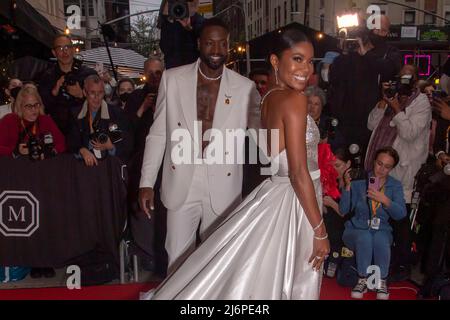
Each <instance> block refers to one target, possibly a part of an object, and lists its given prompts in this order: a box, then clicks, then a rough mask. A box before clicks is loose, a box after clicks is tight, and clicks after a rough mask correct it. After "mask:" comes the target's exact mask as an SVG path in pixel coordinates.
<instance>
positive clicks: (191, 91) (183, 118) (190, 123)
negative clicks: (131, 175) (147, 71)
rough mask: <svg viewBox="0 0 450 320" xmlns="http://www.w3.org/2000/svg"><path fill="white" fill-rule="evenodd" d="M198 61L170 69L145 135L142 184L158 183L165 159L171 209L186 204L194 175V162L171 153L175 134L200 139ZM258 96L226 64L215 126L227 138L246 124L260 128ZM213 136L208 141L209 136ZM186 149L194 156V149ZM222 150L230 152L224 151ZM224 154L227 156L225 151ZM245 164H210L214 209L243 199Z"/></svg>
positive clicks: (165, 191) (165, 194)
mask: <svg viewBox="0 0 450 320" xmlns="http://www.w3.org/2000/svg"><path fill="white" fill-rule="evenodd" d="M199 63H200V60H198V61H197V62H195V63H193V64H190V65H186V66H182V67H178V68H173V69H169V70H166V71H165V72H164V73H163V76H162V79H161V84H160V87H159V93H158V100H157V102H156V111H155V118H154V123H153V125H152V127H151V129H150V132H149V134H148V136H147V139H146V144H145V152H144V160H143V165H142V172H141V181H140V187H141V188H144V187H152V188H153V187H154V185H155V182H156V178H157V175H158V170H159V168H160V166H161V162H162V161H163V159H164V164H163V178H162V187H161V200H162V202H163V204H164V205H165V207H166V208H167V209H169V210H177V209H179V208H180V207H181V206H182V205H183V203H184V202H185V200H186V198H187V196H188V191H189V188H190V186H191V182H192V177H193V174H194V168H195V165H194V164H192V163H191V164H179V163H177V161H173V160H174V158H173V157H172V152H175V154H176V153H177V152H178V149H177V148H179V139H178V138H177V139H176V141H172V140H173V137H172V134H173V133H176V132H180V131H181V132H186V133H187V135H188V139H187V140H189V141H184V142H189V143H190V142H192V144H194V142H193V141H194V139H195V136H197V137H199V138H198V139H201V131H199V130H197V132H195V130H194V122H195V121H197V74H198V73H197V69H198V65H199ZM259 103H260V96H259V94H258V92H257V90H256V87H255V85H254V83H253V82H252V81H250V80H249V79H247V78H244V77H242V76H241V75H239V74H238V73H236V72H234V71H232V70H229V69H227V68H224V72H223V76H222V79H221V84H220V89H219V93H218V96H217V103H216V108H215V114H214V121H213V129H217V130H219V131H220V132H221V133H222V134H223V135H224V136H225V135H226V130H230V129H241V130H246V129H247V127H248V126H249V127H252V128H255V127H257V128H259V127H260V126H259V124H260V112H259V110H260V109H259V108H260V105H259ZM208 140H209V139H208ZM191 149H192V150H189V149H183V151H185V150H187V152H188V153H189V154H190V155H189V157H190V158H191V159H193V158H194V156H195V154H194V153H195V151H194V148H191ZM223 152H224V154H225V153H228V152H227V151H226V150H223ZM243 153H244V142H243V141H242V142H240V143H238V145H237V150H236V154H237V155H238V156H243ZM224 156H225V155H224ZM242 177H243V168H242V165H237V164H209V165H208V179H209V192H210V197H211V203H212V207H213V209H214V211H215V212H217V213H222V212H224V211H225V210H227V209H230V207H231V206H233V205H234V204H235V202H237V201H239V200H240V199H241V192H242Z"/></svg>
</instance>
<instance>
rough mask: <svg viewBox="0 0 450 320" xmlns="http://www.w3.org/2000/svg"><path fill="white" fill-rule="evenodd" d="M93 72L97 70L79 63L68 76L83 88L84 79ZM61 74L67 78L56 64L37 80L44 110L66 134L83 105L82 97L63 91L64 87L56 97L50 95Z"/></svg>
mask: <svg viewBox="0 0 450 320" xmlns="http://www.w3.org/2000/svg"><path fill="white" fill-rule="evenodd" d="M93 74H97V72H96V71H95V70H93V69H91V68H88V67H86V66H83V65H81V67H79V68H78V69H76V68H73V70H72V72H71V74H70V76H69V77H70V78H73V79H74V80H75V81H77V82H78V83H79V84H80V87H81V88H83V81H84V79H85V78H86V77H87V76H89V75H93ZM62 75H66V78H67V74H65V73H64V72H62V71H61V69H60V68H59V65H58V64H56V65H55V66H53V67H52V68H50V69H48V70H47V71H46V72H45V73H44V74H43V76H42V78H41V80H40V81H39V94H40V95H41V97H42V100H43V103H44V106H45V112H46V113H47V114H48V115H50V116H51V117H52V118H53V120H54V121H55V123H56V125H57V126H58V128H59V129H60V130H61V132H62V133H63V134H64V135H65V136H67V135H68V134H69V132H70V124H71V123H72V118H74V117H76V114H75V113H76V111H77V110H79V109H80V108H81V106H82V105H83V102H84V98H83V99H78V98H75V97H73V96H71V95H69V94H68V93H64V89H62V90H60V91H59V94H58V95H57V96H56V97H54V96H53V95H52V90H53V88H54V87H55V85H56V82H57V81H58V79H59V78H60V77H61V76H62Z"/></svg>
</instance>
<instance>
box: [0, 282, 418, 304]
mask: <svg viewBox="0 0 450 320" xmlns="http://www.w3.org/2000/svg"><path fill="white" fill-rule="evenodd" d="M157 285H158V284H157V283H148V284H126V285H107V286H94V287H85V288H82V289H81V290H68V289H66V288H42V289H14V290H0V300H137V299H139V293H140V292H145V291H148V290H150V289H152V288H154V287H155V286H157ZM389 288H390V299H391V300H415V299H416V292H415V291H414V290H417V288H416V287H415V286H414V285H412V284H411V283H409V282H400V283H395V284H393V285H391V286H390V287H389ZM396 288H399V289H396ZM350 291H351V288H343V287H340V286H339V285H338V284H337V283H336V280H335V279H328V278H323V284H322V294H321V296H320V299H321V300H351V297H350ZM375 299H376V294H375V293H374V292H369V293H367V294H365V296H364V300H375Z"/></svg>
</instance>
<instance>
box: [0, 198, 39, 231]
mask: <svg viewBox="0 0 450 320" xmlns="http://www.w3.org/2000/svg"><path fill="white" fill-rule="evenodd" d="M37 229H39V201H38V200H37V199H36V198H35V197H34V196H33V194H32V193H31V192H29V191H3V192H2V193H1V194H0V235H3V236H5V237H30V236H31V235H32V234H33V233H34V232H35V231H36V230H37Z"/></svg>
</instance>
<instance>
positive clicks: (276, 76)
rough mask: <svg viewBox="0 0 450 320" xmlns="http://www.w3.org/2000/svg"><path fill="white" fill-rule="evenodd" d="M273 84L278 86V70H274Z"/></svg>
mask: <svg viewBox="0 0 450 320" xmlns="http://www.w3.org/2000/svg"><path fill="white" fill-rule="evenodd" d="M275 83H276V84H277V85H278V84H279V81H278V68H275Z"/></svg>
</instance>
